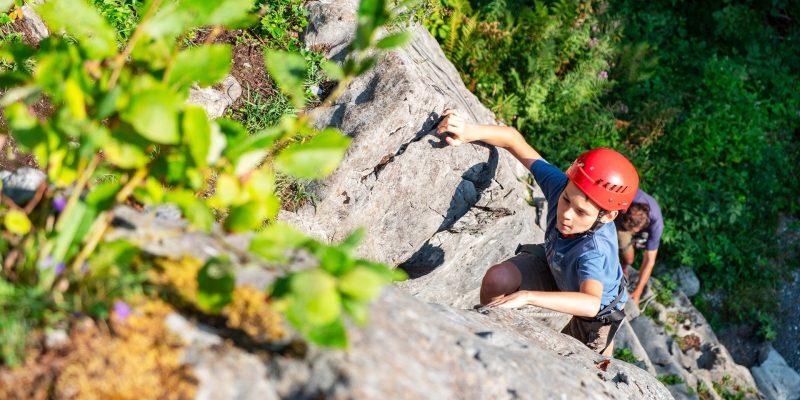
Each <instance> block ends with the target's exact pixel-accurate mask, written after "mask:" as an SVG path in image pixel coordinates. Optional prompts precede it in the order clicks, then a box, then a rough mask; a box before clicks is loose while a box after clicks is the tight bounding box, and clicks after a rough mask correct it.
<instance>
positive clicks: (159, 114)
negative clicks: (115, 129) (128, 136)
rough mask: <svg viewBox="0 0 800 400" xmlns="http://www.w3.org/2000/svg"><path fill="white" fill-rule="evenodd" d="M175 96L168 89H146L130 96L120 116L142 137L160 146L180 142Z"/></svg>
mask: <svg viewBox="0 0 800 400" xmlns="http://www.w3.org/2000/svg"><path fill="white" fill-rule="evenodd" d="M179 107H180V100H179V99H178V96H177V94H175V93H174V92H173V91H171V90H168V89H161V88H155V89H148V90H144V91H142V92H139V93H136V94H134V95H133V96H131V101H130V105H129V106H128V109H127V110H125V111H124V112H123V113H122V114H121V115H120V116H121V117H122V119H123V120H124V121H125V122H127V123H129V124H131V125H132V126H133V127H134V128H135V129H136V131H137V132H138V133H139V134H140V135H142V136H143V137H145V138H147V139H149V140H151V141H153V142H155V143H160V144H177V143H178V142H180V131H179V130H178V108H179Z"/></svg>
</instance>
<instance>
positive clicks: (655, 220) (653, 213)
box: [633, 189, 664, 250]
mask: <svg viewBox="0 0 800 400" xmlns="http://www.w3.org/2000/svg"><path fill="white" fill-rule="evenodd" d="M633 202H634V203H643V204H647V205H648V206H649V207H650V212H649V213H648V214H647V216H648V217H649V218H650V225H647V228H645V229H644V230H645V231H646V232H647V244H646V245H645V249H646V250H658V245H659V244H660V243H661V232H663V231H664V217H662V216H661V207H659V206H658V202H657V201H656V199H654V198H653V196H650V195H649V194H647V193H645V192H644V191H643V190H641V189H640V190H638V191H636V197H634V198H633Z"/></svg>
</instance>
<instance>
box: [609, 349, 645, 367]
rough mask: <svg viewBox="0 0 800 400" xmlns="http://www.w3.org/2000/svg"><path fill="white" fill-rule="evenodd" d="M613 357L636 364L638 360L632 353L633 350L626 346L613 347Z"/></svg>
mask: <svg viewBox="0 0 800 400" xmlns="http://www.w3.org/2000/svg"><path fill="white" fill-rule="evenodd" d="M614 358H616V359H617V360H622V361H625V362H626V363H631V364H636V363H638V362H639V361H641V360H639V359H638V358H636V356H634V355H633V351H631V349H629V348H627V347H619V348H616V349H614Z"/></svg>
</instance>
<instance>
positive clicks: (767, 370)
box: [750, 346, 800, 400]
mask: <svg viewBox="0 0 800 400" xmlns="http://www.w3.org/2000/svg"><path fill="white" fill-rule="evenodd" d="M760 358H761V364H760V365H759V366H757V367H753V368H751V369H750V372H752V373H753V378H755V380H756V383H758V388H759V389H760V390H761V393H763V394H764V397H765V398H766V399H767V400H798V399H800V374H798V373H797V371H795V370H794V369H792V367H790V366H789V365H788V364H786V360H784V359H783V357H781V355H780V354H779V353H778V352H777V351H776V350H775V349H774V348H773V347H772V346H769V347H768V348H767V349H765V350H764V351H762V354H761V355H760Z"/></svg>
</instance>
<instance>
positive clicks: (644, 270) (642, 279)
mask: <svg viewBox="0 0 800 400" xmlns="http://www.w3.org/2000/svg"><path fill="white" fill-rule="evenodd" d="M657 255H658V249H655V250H645V252H644V255H642V265H641V266H640V267H639V283H637V284H636V289H633V292H632V293H631V299H633V301H634V302H635V303H636V305H637V306H638V305H639V299H640V298H641V297H642V293H644V287H645V285H647V281H648V280H649V279H650V275H651V274H652V273H653V266H654V265H655V264H656V256H657Z"/></svg>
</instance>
